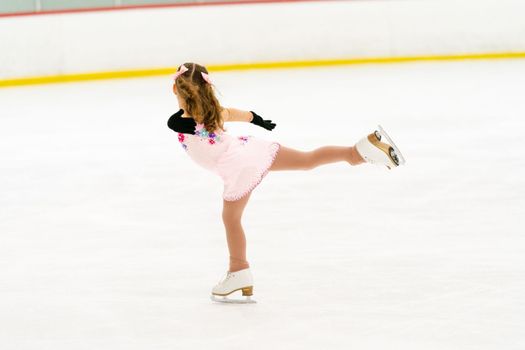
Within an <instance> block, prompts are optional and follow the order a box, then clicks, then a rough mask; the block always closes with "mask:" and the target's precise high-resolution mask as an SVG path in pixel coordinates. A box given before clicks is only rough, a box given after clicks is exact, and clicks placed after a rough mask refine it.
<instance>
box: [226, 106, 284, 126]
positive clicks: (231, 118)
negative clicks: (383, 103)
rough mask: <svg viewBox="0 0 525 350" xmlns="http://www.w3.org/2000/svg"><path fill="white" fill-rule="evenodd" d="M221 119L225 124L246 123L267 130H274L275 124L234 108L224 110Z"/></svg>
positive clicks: (249, 112) (255, 114)
mask: <svg viewBox="0 0 525 350" xmlns="http://www.w3.org/2000/svg"><path fill="white" fill-rule="evenodd" d="M223 118H224V121H225V122H235V121H237V122H248V123H253V124H255V125H258V126H260V127H262V128H265V129H267V130H272V129H273V128H275V125H276V124H275V123H272V121H271V120H264V119H263V118H262V117H261V116H260V115H258V114H257V113H255V112H253V111H242V110H240V109H236V108H224V110H223Z"/></svg>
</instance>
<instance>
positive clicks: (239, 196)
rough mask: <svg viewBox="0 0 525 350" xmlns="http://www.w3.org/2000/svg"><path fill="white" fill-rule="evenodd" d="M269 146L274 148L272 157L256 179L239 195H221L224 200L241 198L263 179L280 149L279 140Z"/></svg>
mask: <svg viewBox="0 0 525 350" xmlns="http://www.w3.org/2000/svg"><path fill="white" fill-rule="evenodd" d="M275 145H277V148H275V147H274V146H275ZM270 147H272V148H273V149H274V152H273V154H272V158H271V159H270V161H269V163H268V165H267V166H266V168H265V169H264V170H263V171H262V172H261V173H260V174H259V177H258V179H257V180H256V181H255V182H254V183H252V184H251V185H250V187H249V189H248V190H246V191H244V192H243V193H242V194H240V195H237V196H233V197H232V196H225V197H223V199H224V200H226V201H236V200H239V199H241V198H242V197H244V196H246V195H247V194H248V193H250V192H251V191H253V189H254V188H255V187H257V185H259V184H260V183H261V181H262V180H263V179H264V177H265V176H266V174H268V172H269V171H270V168H271V167H272V164H273V162H274V161H275V158H276V157H277V153H279V151H280V150H281V144H280V143H279V142H273V143H272V144H271V145H270Z"/></svg>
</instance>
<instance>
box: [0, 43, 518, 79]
mask: <svg viewBox="0 0 525 350" xmlns="http://www.w3.org/2000/svg"><path fill="white" fill-rule="evenodd" d="M518 58H521V59H523V58H525V52H509V53H495V54H472V55H447V56H414V57H370V58H359V59H338V60H317V61H290V62H260V63H249V64H223V65H208V66H207V68H208V70H209V71H210V72H221V71H240V70H251V69H293V68H307V67H327V66H342V65H356V64H388V63H403V62H418V61H453V60H480V59H482V60H487V59H518ZM176 70H177V67H169V68H158V69H143V70H129V71H116V72H98V73H82V74H70V75H58V76H48V77H34V78H20V79H7V80H0V88H2V87H13V86H23V85H41V84H55V83H67V82H80V81H91V80H107V79H130V78H141V77H153V76H162V75H171V74H173V73H174V72H175V71H176Z"/></svg>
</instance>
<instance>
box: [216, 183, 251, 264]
mask: <svg viewBox="0 0 525 350" xmlns="http://www.w3.org/2000/svg"><path fill="white" fill-rule="evenodd" d="M250 195H251V192H250V193H248V194H247V195H246V196H244V197H243V198H241V199H239V200H236V201H226V200H223V211H222V220H223V222H224V228H225V229H226V239H227V241H228V250H229V252H230V268H229V271H230V272H235V271H239V270H243V269H246V268H248V267H250V265H249V264H248V261H247V260H246V235H245V234H244V229H243V227H242V224H241V218H242V213H243V211H244V208H245V207H246V204H247V203H248V199H249V198H250Z"/></svg>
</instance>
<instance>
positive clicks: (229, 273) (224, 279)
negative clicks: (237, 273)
mask: <svg viewBox="0 0 525 350" xmlns="http://www.w3.org/2000/svg"><path fill="white" fill-rule="evenodd" d="M231 277H232V273H231V272H230V271H227V272H226V273H225V274H224V275H222V277H221V279H220V280H219V282H217V284H221V283H224V282H226V281H227V280H229V279H230V278H231Z"/></svg>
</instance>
